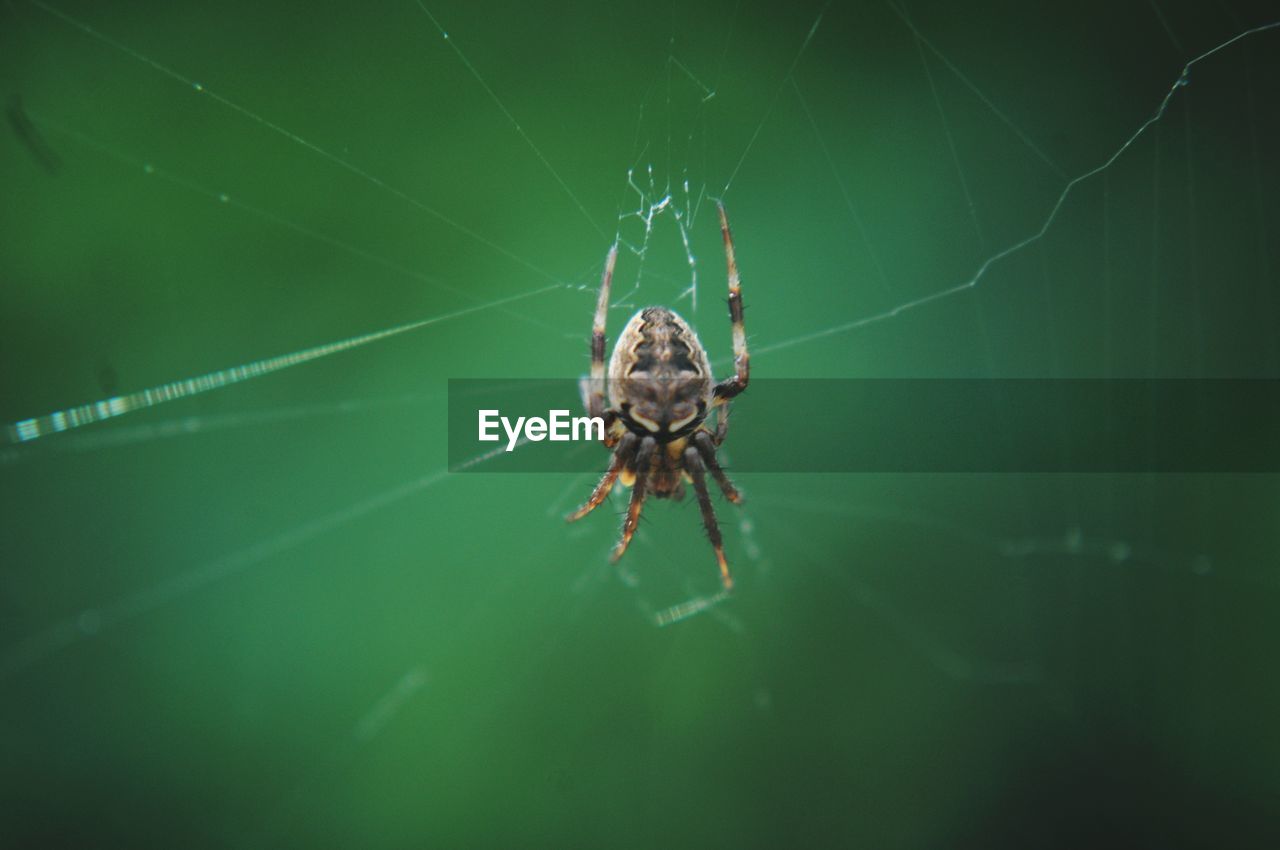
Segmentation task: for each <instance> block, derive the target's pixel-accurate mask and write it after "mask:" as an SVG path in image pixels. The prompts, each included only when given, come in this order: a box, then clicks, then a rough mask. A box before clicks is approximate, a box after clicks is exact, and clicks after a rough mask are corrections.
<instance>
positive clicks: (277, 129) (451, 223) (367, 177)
mask: <svg viewBox="0 0 1280 850" xmlns="http://www.w3.org/2000/svg"><path fill="white" fill-rule="evenodd" d="M27 2H29V3H30V4H31V5H33V6H35V7H36V8H38V9H42V10H44V11H45V12H48V13H49V14H50V15H53V16H54V17H56V18H59V19H60V20H62V21H64V22H65V23H67V24H70V25H71V26H72V27H75V28H76V29H78V30H80V31H81V32H83V33H84V34H85V35H88V36H90V37H91V38H93V39H96V40H97V41H100V42H102V43H103V44H106V45H108V46H110V47H112V48H114V49H116V50H119V51H120V52H121V53H124V54H125V55H126V56H129V57H130V58H132V59H134V60H136V61H138V62H141V63H142V64H144V65H147V66H149V67H151V68H152V69H154V70H156V71H159V72H160V73H161V74H164V75H165V76H167V77H169V78H171V79H173V80H177V81H178V82H180V83H182V84H183V85H185V86H188V87H189V88H190V89H191V90H192V91H194V92H196V93H197V94H202V95H204V96H206V97H208V98H209V99H211V100H213V101H214V102H215V103H218V104H220V105H222V106H224V107H226V108H227V109H230V110H231V111H233V112H235V113H237V114H239V115H241V116H243V117H245V118H248V119H249V120H251V121H254V122H256V123H257V124H259V125H260V126H262V127H265V128H267V129H268V130H270V131H272V132H273V133H276V134H278V135H280V136H283V137H284V138H286V139H288V140H289V141H291V142H293V143H294V144H297V145H300V146H301V147H304V148H306V149H307V150H309V151H311V152H312V153H314V154H316V155H318V156H320V157H322V158H324V159H326V160H328V161H329V162H331V163H333V164H334V165H337V166H338V167H340V168H342V169H345V170H346V171H348V172H350V173H351V174H354V175H355V176H356V177H359V178H360V179H361V180H364V181H365V182H367V183H370V184H372V185H373V186H376V187H377V188H378V189H381V190H382V191H384V192H387V193H389V194H391V195H392V196H394V197H396V198H399V199H400V200H402V201H404V202H405V203H407V204H409V205H410V206H412V207H414V208H415V209H417V210H420V211H422V212H424V213H426V214H427V215H429V216H431V217H432V218H434V219H436V220H437V221H439V222H440V223H441V224H444V225H446V226H448V227H451V228H453V229H454V230H456V231H458V232H459V233H461V234H462V235H464V236H466V237H467V238H469V239H472V240H473V241H475V242H478V243H480V244H481V245H484V246H485V247H486V248H489V249H490V250H492V251H496V252H497V253H499V254H501V255H502V256H504V257H506V258H507V259H509V260H511V261H512V262H514V263H517V264H519V265H521V266H524V267H525V268H527V269H529V270H530V271H532V272H535V273H536V274H538V275H540V276H542V277H544V278H546V279H547V280H556V279H557V278H556V277H555V275H553V274H551V273H550V272H548V271H546V270H545V269H541V268H539V267H538V266H535V265H534V264H533V263H531V262H530V261H528V260H526V259H525V258H524V257H521V256H520V255H518V254H516V253H514V252H512V251H511V250H509V249H507V248H504V247H503V246H501V245H499V244H498V243H496V242H494V241H493V240H492V239H490V238H488V237H487V236H484V235H482V234H480V233H478V232H476V231H474V230H472V229H471V228H469V227H467V226H466V225H465V224H462V223H461V222H458V221H455V220H454V219H452V218H449V217H448V216H447V215H445V214H444V213H442V212H440V211H439V210H437V209H436V208H435V207H433V206H431V205H430V204H428V203H426V202H425V201H421V200H419V199H417V198H415V197H414V196H412V195H410V194H409V193H407V192H405V191H403V190H401V189H397V188H396V187H394V186H392V185H391V184H390V183H387V182H386V181H385V180H383V179H382V178H380V177H378V176H376V175H374V174H372V173H371V172H368V171H365V170H364V169H362V168H360V167H359V166H358V165H355V164H353V163H351V162H348V161H347V160H345V159H343V158H342V157H340V156H338V155H337V154H335V153H331V152H330V151H328V150H326V149H325V148H322V147H320V146H319V145H318V144H316V143H315V142H311V141H308V140H307V139H304V138H303V137H302V136H299V135H298V134H297V133H294V132H293V131H291V130H288V129H286V128H284V127H282V126H280V125H279V124H276V123H275V122H273V121H269V120H267V119H266V118H264V117H262V116H261V115H259V114H257V113H256V112H254V111H252V110H250V109H248V108H247V107H244V106H241V105H240V104H238V103H236V102H235V101H233V100H231V99H229V98H227V97H224V96H223V95H221V94H218V93H217V92H215V91H213V90H211V89H208V88H206V87H205V86H204V85H203V84H201V83H199V82H197V81H195V80H193V79H191V78H189V77H186V76H184V75H182V74H180V73H178V72H177V71H175V70H173V69H172V68H169V67H168V66H166V65H162V64H161V63H159V62H157V61H156V60H154V59H152V58H151V57H149V56H147V55H145V54H143V53H140V52H138V51H137V50H134V49H133V48H132V47H129V46H128V45H126V44H124V43H122V42H119V41H116V40H115V39H114V38H111V37H110V36H108V35H106V34H104V33H101V32H99V31H98V30H96V29H94V28H93V27H91V26H89V25H88V24H86V23H84V22H83V21H81V20H79V19H77V18H73V17H72V16H70V15H68V14H67V13H66V12H63V11H62V10H60V9H57V8H55V7H53V6H50V5H48V4H46V3H44V2H42V0H27Z"/></svg>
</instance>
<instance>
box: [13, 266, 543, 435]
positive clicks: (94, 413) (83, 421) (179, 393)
mask: <svg viewBox="0 0 1280 850" xmlns="http://www.w3.org/2000/svg"><path fill="white" fill-rule="evenodd" d="M564 288H565V286H564V285H563V284H559V283H557V284H552V285H551V286H544V287H542V288H541V289H535V290H533V291H532V292H524V293H521V294H519V295H512V296H509V297H507V298H501V299H499V300H497V301H491V302H489V303H487V304H478V305H476V306H474V307H467V308H464V309H462V310H455V311H454V312H452V313H444V314H442V315H439V316H431V317H429V318H426V319H419V320H417V321H415V322H409V323H407V324H403V325H397V326H395V327H392V328H386V329H384V330H380V331H373V332H371V333H367V334H361V335H359V336H353V337H350V338H348V339H344V340H339V341H338V342H330V343H326V344H324V345H318V346H315V347H314V348H306V349H303V350H301V351H295V352H292V353H290V354H280V355H277V356H275V357H268V358H266V359H264V360H255V361H253V362H252V363H245V364H243V365H240V366H232V367H230V368H228V369H219V370H218V371H216V372H208V373H206V374H204V375H197V376H196V377H193V378H184V379H182V380H178V381H172V382H170V383H167V384H161V385H160V386H156V387H152V388H150V389H146V390H140V391H138V392H134V393H129V394H127V395H119V396H112V397H111V398H106V399H103V400H101V401H95V402H91V403H89V404H81V405H78V406H76V407H69V408H67V409H65V410H59V411H56V412H54V413H48V414H45V415H44V416H36V417H33V418H31V419H23V420H21V421H19V422H15V423H13V424H12V425H9V426H8V427H7V428H6V429H5V436H6V438H7V440H8V442H10V443H25V442H29V441H31V440H35V439H38V438H40V437H45V436H48V435H49V434H57V433H60V432H62V431H69V430H71V429H72V428H79V427H81V426H84V425H89V424H92V423H94V422H101V421H102V420H104V419H111V418H114V417H116V416H122V415H124V414H126V413H130V412H132V411H135V410H145V409H146V408H148V407H155V406H157V405H160V404H164V403H165V402H170V401H177V400H178V399H181V398H187V397H189V396H193V395H198V394H200V393H205V392H208V391H210V390H216V389H221V388H222V387H227V386H230V385H232V384H238V383H241V382H243V381H247V380H249V379H251V378H261V377H262V376H264V375H270V374H272V373H273V372H279V371H281V370H282V369H288V368H289V367H291V366H300V365H302V364H303V363H310V362H311V361H312V360H319V359H320V358H322V357H328V356H329V355H331V354H338V353H339V352H343V351H350V350H351V349H353V348H359V347H360V346H363V345H368V344H369V343H371V342H378V341H379V340H383V339H388V338H390V337H393V336H399V335H400V334H404V333H408V332H409V331H416V330H418V329H419V328H425V327H427V326H428V325H434V324H439V323H440V322H445V321H448V320H450V319H457V318H460V317H462V316H467V315H470V314H471V313H476V312H479V311H480V310H487V309H490V308H494V307H499V306H501V305H503V304H510V303H511V302H513V301H519V300H520V299H522V298H530V297H532V296H534V295H541V294H542V293H544V292H550V291H551V290H553V289H564Z"/></svg>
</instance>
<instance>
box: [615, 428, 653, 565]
mask: <svg viewBox="0 0 1280 850" xmlns="http://www.w3.org/2000/svg"><path fill="white" fill-rule="evenodd" d="M657 447H658V441H657V440H655V439H653V437H645V438H644V439H643V440H641V441H640V451H638V452H637V453H636V483H635V484H634V485H633V486H632V488H631V503H630V504H629V505H627V518H626V519H624V520H623V521H622V537H621V538H620V539H619V540H618V545H617V546H615V547H613V555H612V556H611V560H612V561H614V562H615V563H616V562H617V560H618V559H619V558H621V557H622V553H623V552H626V551H627V546H629V545H631V538H632V536H633V535H634V534H635V533H636V526H638V525H639V524H640V509H641V508H642V507H644V497H645V495H646V494H647V492H648V488H649V461H650V460H652V459H653V453H654V450H655V449H657Z"/></svg>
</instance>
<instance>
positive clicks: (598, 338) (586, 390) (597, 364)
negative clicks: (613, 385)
mask: <svg viewBox="0 0 1280 850" xmlns="http://www.w3.org/2000/svg"><path fill="white" fill-rule="evenodd" d="M617 261H618V244H617V243H616V242H615V243H614V244H613V247H611V248H610V249H609V254H608V255H607V256H606V257H605V260H604V275H603V277H602V278H601V280H600V297H599V298H598V299H597V301H596V315H595V321H594V322H592V324H591V377H590V378H589V379H588V380H586V381H584V382H583V383H582V385H581V389H582V404H583V406H584V407H586V409H587V415H588V416H601V417H603V416H604V415H605V409H604V407H605V404H604V349H605V335H604V327H605V320H606V319H607V318H608V316H609V284H610V283H611V282H612V280H613V267H614V264H615V263H617Z"/></svg>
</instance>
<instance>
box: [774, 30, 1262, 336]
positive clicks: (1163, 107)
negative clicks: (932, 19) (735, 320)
mask: <svg viewBox="0 0 1280 850" xmlns="http://www.w3.org/2000/svg"><path fill="white" fill-rule="evenodd" d="M1277 28H1280V21H1274V22H1272V23H1269V24H1262V25H1260V26H1256V27H1253V28H1252V29H1248V30H1245V31H1244V32H1241V33H1238V34H1236V35H1235V36H1232V37H1231V38H1229V39H1227V40H1226V41H1224V42H1222V43H1220V44H1218V45H1217V46H1215V47H1212V48H1210V49H1209V50H1206V51H1205V52H1204V53H1201V54H1200V55H1199V56H1197V57H1195V58H1194V59H1192V60H1191V61H1190V62H1188V63H1187V64H1186V65H1184V66H1183V68H1182V73H1181V74H1179V75H1178V78H1177V79H1176V80H1175V81H1174V83H1173V85H1172V86H1170V88H1169V90H1168V91H1167V92H1166V93H1165V95H1164V97H1163V98H1162V99H1161V101H1160V104H1159V106H1158V107H1157V108H1156V110H1155V112H1154V113H1153V114H1152V115H1151V117H1149V118H1147V120H1145V121H1143V122H1142V124H1141V125H1139V126H1138V128H1137V129H1136V130H1134V131H1133V133H1132V134H1130V135H1129V137H1128V138H1126V139H1125V140H1124V142H1123V143H1122V144H1121V145H1120V147H1118V148H1117V149H1116V150H1115V151H1114V152H1113V153H1112V154H1111V155H1110V156H1108V157H1107V158H1106V159H1105V160H1104V161H1103V162H1102V163H1101V164H1100V165H1097V166H1094V167H1093V168H1091V169H1090V170H1088V171H1086V172H1084V173H1083V174H1080V175H1078V176H1076V177H1074V178H1072V179H1071V180H1070V181H1068V183H1067V184H1066V186H1064V187H1063V189H1062V191H1061V192H1060V193H1059V194H1058V197H1057V199H1056V200H1055V201H1054V203H1053V206H1052V207H1051V208H1050V209H1049V214H1048V215H1047V216H1046V217H1045V219H1044V221H1043V222H1042V223H1041V225H1040V227H1039V228H1038V229H1037V230H1036V231H1035V232H1034V233H1032V234H1031V235H1029V236H1027V237H1025V238H1024V239H1021V240H1019V241H1017V242H1014V243H1013V244H1011V245H1009V246H1007V247H1005V248H1003V249H1001V250H1000V251H997V252H996V253H994V254H992V255H991V256H989V257H987V259H985V260H983V261H982V263H981V264H980V265H979V266H978V269H977V271H975V272H974V274H973V276H972V277H970V278H969V279H968V280H965V281H963V282H962V283H958V284H955V285H954V286H950V287H947V288H946V289H942V290H939V291H937V292H934V293H932V294H929V295H924V296H922V297H920V298H916V299H913V300H911V301H907V302H904V303H902V304H899V305H897V306H896V307H891V308H889V309H888V310H884V311H881V312H879V313H873V314H871V315H869V316H864V317H862V318H860V319H854V320H853V321H851V322H843V323H841V324H838V325H833V326H831V327H828V328H822V329H819V330H815V331H812V332H810V333H806V334H800V335H799V336H795V337H791V338H790V339H784V340H780V341H778V342H774V343H770V344H768V345H759V346H754V347H753V348H752V353H753V354H756V355H759V354H765V353H768V352H771V351H781V350H783V349H786V348H791V347H793V346H796V345H803V344H804V343H807V342H813V341H814V340H818V339H823V338H825V337H829V336H835V335H837V334H842V333H846V332H848V331H852V330H856V329H858V328H862V327H866V326H867V325H872V324H875V323H877V322H883V321H886V320H888V319H892V318H895V317H897V316H900V315H902V314H903V313H905V312H907V311H909V310H914V309H916V308H917V307H923V306H924V305H926V304H931V303H933V302H935V301H940V300H942V299H944V298H949V297H950V296H952V295H956V294H959V293H961V292H966V291H968V290H970V289H973V288H974V287H975V286H977V285H978V282H979V281H980V280H982V278H983V277H984V276H985V275H986V273H987V271H988V270H989V269H990V268H991V267H992V266H994V265H995V264H996V263H998V262H1000V261H1001V260H1003V259H1005V258H1006V257H1009V256H1011V255H1013V254H1016V253H1018V252H1019V251H1021V250H1022V249H1023V248H1026V247H1027V246H1029V245H1034V244H1035V243H1037V242H1039V241H1040V240H1041V239H1042V238H1044V235H1045V234H1046V233H1047V232H1048V231H1049V228H1050V227H1052V226H1053V223H1054V221H1056V220H1057V217H1058V213H1059V212H1060V211H1061V209H1062V206H1063V204H1065V203H1066V201H1067V197H1068V196H1069V195H1070V194H1071V191H1072V190H1073V189H1074V188H1075V187H1076V186H1078V185H1080V184H1081V183H1083V182H1085V181H1087V180H1089V179H1091V178H1093V177H1096V176H1097V175H1099V174H1102V173H1103V172H1105V171H1106V170H1107V169H1109V168H1111V166H1112V165H1114V164H1115V162H1116V161H1117V160H1118V159H1120V157H1122V156H1123V155H1124V154H1125V152H1126V151H1128V150H1129V148H1130V147H1132V146H1133V144H1134V143H1135V142H1136V141H1137V140H1138V139H1139V138H1141V137H1142V136H1143V135H1144V134H1145V133H1146V132H1147V130H1148V129H1150V128H1151V127H1152V125H1154V124H1156V123H1157V122H1158V121H1160V120H1161V119H1162V118H1163V117H1164V115H1165V112H1166V111H1167V110H1168V108H1169V103H1170V101H1172V100H1173V97H1174V95H1175V94H1177V92H1178V90H1179V89H1180V88H1182V87H1183V86H1185V85H1187V84H1188V81H1189V75H1190V72H1191V68H1192V67H1194V66H1195V65H1196V64H1197V63H1199V62H1202V61H1204V60H1205V59H1208V58H1209V57H1211V56H1213V55H1214V54H1216V53H1218V52H1220V51H1222V50H1225V49H1227V48H1228V47H1230V46H1231V45H1233V44H1235V43H1237V42H1238V41H1240V40H1241V39H1245V38H1248V37H1250V36H1253V35H1257V34H1259V33H1264V32H1268V31H1270V30H1274V29H1277ZM927 44H928V42H926V45H927Z"/></svg>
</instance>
